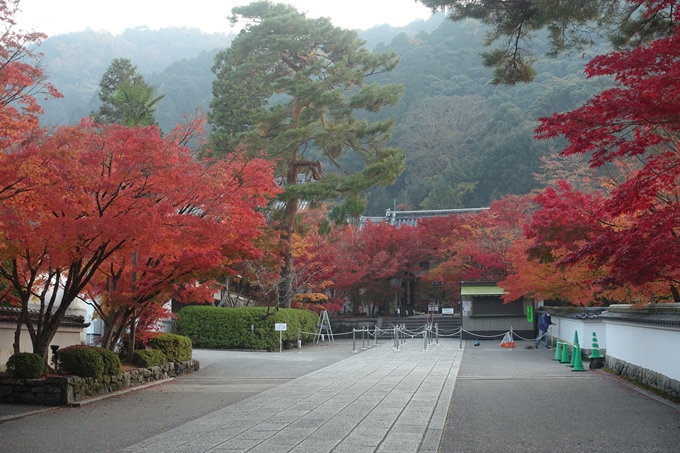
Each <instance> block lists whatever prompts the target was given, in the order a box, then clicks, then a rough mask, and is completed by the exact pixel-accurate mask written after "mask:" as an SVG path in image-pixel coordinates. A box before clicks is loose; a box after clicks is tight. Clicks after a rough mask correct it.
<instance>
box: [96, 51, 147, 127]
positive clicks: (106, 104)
mask: <svg viewBox="0 0 680 453" xmlns="http://www.w3.org/2000/svg"><path fill="white" fill-rule="evenodd" d="M122 82H127V83H130V84H135V85H137V86H139V87H140V88H145V89H149V88H151V87H150V86H149V85H148V84H147V83H146V82H145V81H144V77H142V75H141V74H138V73H137V67H136V66H134V65H133V64H132V61H130V59H129V58H114V59H113V61H111V64H110V65H109V67H108V68H107V69H106V71H105V72H104V74H103V75H102V78H101V81H100V82H99V91H98V93H97V94H98V96H99V100H100V101H101V106H100V107H99V110H97V111H96V112H91V113H90V115H91V116H92V117H93V118H94V120H95V122H97V123H103V124H111V123H118V124H124V123H125V115H124V105H122V104H120V103H118V104H117V103H116V102H115V101H114V97H115V96H116V92H117V91H118V87H119V85H120V84H121V83H122Z"/></svg>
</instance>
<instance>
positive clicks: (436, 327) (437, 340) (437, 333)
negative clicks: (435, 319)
mask: <svg viewBox="0 0 680 453" xmlns="http://www.w3.org/2000/svg"><path fill="white" fill-rule="evenodd" d="M434 334H435V338H436V343H435V344H439V324H435V325H434Z"/></svg>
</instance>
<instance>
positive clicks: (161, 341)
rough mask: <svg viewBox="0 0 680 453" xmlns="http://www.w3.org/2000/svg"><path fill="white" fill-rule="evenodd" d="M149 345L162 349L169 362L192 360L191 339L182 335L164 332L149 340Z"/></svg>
mask: <svg viewBox="0 0 680 453" xmlns="http://www.w3.org/2000/svg"><path fill="white" fill-rule="evenodd" d="M149 346H151V348H153V349H158V350H159V351H162V352H163V354H165V356H166V357H167V359H168V362H175V363H179V362H186V361H187V360H191V352H192V350H191V340H190V339H189V338H188V337H184V336H182V335H175V334H172V333H164V334H162V335H158V336H157V337H154V338H152V339H151V340H149Z"/></svg>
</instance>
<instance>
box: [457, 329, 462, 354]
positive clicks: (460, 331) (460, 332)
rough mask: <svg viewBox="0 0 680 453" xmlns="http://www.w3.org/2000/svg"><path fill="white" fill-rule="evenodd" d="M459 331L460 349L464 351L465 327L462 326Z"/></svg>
mask: <svg viewBox="0 0 680 453" xmlns="http://www.w3.org/2000/svg"><path fill="white" fill-rule="evenodd" d="M458 333H459V334H460V341H459V343H458V350H459V351H462V350H463V328H462V327H461V328H460V330H459V331H458Z"/></svg>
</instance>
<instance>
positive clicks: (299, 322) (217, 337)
mask: <svg viewBox="0 0 680 453" xmlns="http://www.w3.org/2000/svg"><path fill="white" fill-rule="evenodd" d="M266 312H267V309H266V308H265V307H246V308H219V307H211V306H191V307H184V308H182V310H181V311H180V313H179V319H178V320H177V333H179V334H181V335H185V336H187V337H189V338H191V342H192V344H193V346H194V347H195V348H221V349H278V347H279V346H278V345H279V332H277V331H275V330H274V324H275V323H280V322H285V323H286V324H287V325H286V327H287V330H286V331H285V332H283V339H284V340H291V341H296V340H297V332H298V329H300V330H302V332H309V333H307V334H305V333H303V334H302V336H301V339H302V341H312V340H313V339H314V333H315V332H316V330H317V322H318V319H319V315H317V314H316V313H314V312H312V311H309V310H297V309H292V308H282V309H279V310H278V311H277V312H276V314H274V315H272V316H267V317H265V314H266ZM250 326H254V332H253V333H251V330H250Z"/></svg>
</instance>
